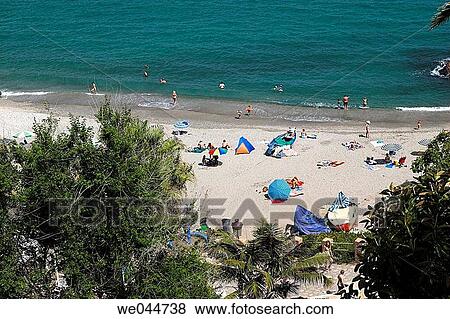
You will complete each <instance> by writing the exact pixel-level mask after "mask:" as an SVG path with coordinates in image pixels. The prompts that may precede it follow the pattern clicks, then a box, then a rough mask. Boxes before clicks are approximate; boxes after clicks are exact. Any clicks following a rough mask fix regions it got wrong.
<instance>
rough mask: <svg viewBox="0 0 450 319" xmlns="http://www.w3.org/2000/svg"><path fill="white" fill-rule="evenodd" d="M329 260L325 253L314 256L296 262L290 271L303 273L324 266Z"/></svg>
mask: <svg viewBox="0 0 450 319" xmlns="http://www.w3.org/2000/svg"><path fill="white" fill-rule="evenodd" d="M329 260H330V256H329V255H328V254H326V253H319V254H315V255H314V256H312V257H309V258H305V259H303V260H300V261H297V262H296V263H294V264H292V266H291V267H290V268H291V269H292V271H303V270H306V269H309V268H313V267H319V266H322V265H324V264H325V263H327V262H328V261H329Z"/></svg>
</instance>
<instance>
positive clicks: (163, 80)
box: [159, 78, 167, 84]
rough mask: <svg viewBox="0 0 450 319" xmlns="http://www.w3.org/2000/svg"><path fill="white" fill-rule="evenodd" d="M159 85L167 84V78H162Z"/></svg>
mask: <svg viewBox="0 0 450 319" xmlns="http://www.w3.org/2000/svg"><path fill="white" fill-rule="evenodd" d="M159 84H167V80H166V79H165V78H160V79H159Z"/></svg>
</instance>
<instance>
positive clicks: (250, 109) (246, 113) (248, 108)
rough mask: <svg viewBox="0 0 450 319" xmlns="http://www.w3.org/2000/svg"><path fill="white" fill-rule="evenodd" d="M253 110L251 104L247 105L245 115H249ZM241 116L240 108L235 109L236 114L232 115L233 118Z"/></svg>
mask: <svg viewBox="0 0 450 319" xmlns="http://www.w3.org/2000/svg"><path fill="white" fill-rule="evenodd" d="M252 112H253V106H252V105H251V104H249V105H247V107H246V108H245V115H246V116H250V114H251V113H252ZM241 116H242V111H241V110H237V111H236V116H235V117H234V118H235V119H237V120H239V119H240V118H241Z"/></svg>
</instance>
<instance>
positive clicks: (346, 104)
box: [342, 95, 350, 111]
mask: <svg viewBox="0 0 450 319" xmlns="http://www.w3.org/2000/svg"><path fill="white" fill-rule="evenodd" d="M349 100H350V98H349V97H348V95H344V97H343V98H342V102H343V103H344V110H346V111H347V110H348V101H349Z"/></svg>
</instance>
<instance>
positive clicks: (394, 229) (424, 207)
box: [354, 133, 450, 298]
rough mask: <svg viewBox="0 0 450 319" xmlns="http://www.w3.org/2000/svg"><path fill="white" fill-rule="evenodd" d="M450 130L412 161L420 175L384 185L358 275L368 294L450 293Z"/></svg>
mask: <svg viewBox="0 0 450 319" xmlns="http://www.w3.org/2000/svg"><path fill="white" fill-rule="evenodd" d="M449 149H450V140H449V138H448V133H442V134H440V135H439V136H438V137H437V138H436V140H434V141H433V142H432V143H431V144H430V145H429V147H428V150H427V151H426V152H425V155H424V156H423V157H422V158H420V159H418V160H417V161H416V162H415V163H414V168H415V170H416V172H420V173H421V175H420V176H419V177H418V178H417V179H416V180H415V181H413V182H408V183H405V184H403V185H400V186H392V185H391V187H390V188H389V189H387V190H385V191H384V192H383V193H382V194H383V195H385V196H384V199H383V201H382V202H380V203H377V204H376V205H375V207H373V208H370V210H369V211H368V212H367V213H366V215H367V218H368V219H367V228H368V230H369V231H370V232H369V235H367V238H366V239H367V247H366V248H365V251H364V259H363V260H362V262H361V263H360V264H359V265H358V266H357V271H358V272H359V275H358V276H357V277H356V278H355V280H354V281H355V284H356V282H358V285H359V288H364V290H365V294H366V296H368V297H372V298H376V297H380V298H448V297H449V296H450V165H449V164H450V163H449V162H448V157H447V158H445V157H446V156H448V154H449V153H448V152H449Z"/></svg>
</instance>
